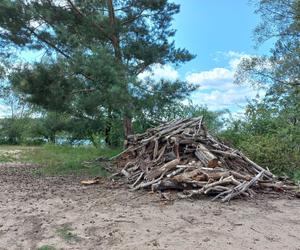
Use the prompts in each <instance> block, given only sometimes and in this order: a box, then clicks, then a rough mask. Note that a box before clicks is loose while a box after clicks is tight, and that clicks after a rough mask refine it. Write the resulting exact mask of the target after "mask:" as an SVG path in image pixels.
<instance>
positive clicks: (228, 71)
mask: <svg viewBox="0 0 300 250" xmlns="http://www.w3.org/2000/svg"><path fill="white" fill-rule="evenodd" d="M220 57H222V59H223V60H224V59H225V60H226V61H227V64H228V65H227V67H224V68H213V69H211V70H209V71H200V72H196V73H189V74H188V75H187V76H186V80H187V81H188V82H190V83H193V84H200V88H199V90H197V91H195V92H194V93H193V94H192V95H191V99H192V101H193V103H195V104H201V105H207V107H208V108H209V109H211V110H221V109H229V110H231V111H237V110H242V109H243V107H244V106H245V105H246V104H247V102H248V100H251V99H253V98H256V97H257V96H258V94H259V96H262V95H264V92H263V91H261V90H260V91H258V90H255V89H253V88H252V86H249V85H236V84H234V83H233V82H234V74H235V71H236V69H237V65H238V64H239V62H240V61H241V60H242V59H243V58H248V57H250V55H247V54H245V53H240V52H235V51H228V52H218V53H217V58H215V59H216V60H219V59H220Z"/></svg>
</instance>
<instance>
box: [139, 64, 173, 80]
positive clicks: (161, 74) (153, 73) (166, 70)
mask: <svg viewBox="0 0 300 250" xmlns="http://www.w3.org/2000/svg"><path fill="white" fill-rule="evenodd" d="M138 78H139V79H140V80H143V79H146V78H151V79H154V80H161V79H165V80H172V81H174V80H177V79H178V78H179V73H178V71H177V70H176V69H174V68H173V67H172V66H171V65H161V64H158V63H157V64H154V65H153V66H152V67H151V69H150V70H147V71H144V72H143V73H141V74H139V75H138Z"/></svg>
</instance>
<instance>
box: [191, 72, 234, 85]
mask: <svg viewBox="0 0 300 250" xmlns="http://www.w3.org/2000/svg"><path fill="white" fill-rule="evenodd" d="M233 73H234V72H233V71H232V70H229V69H226V68H214V69H212V70H209V71H202V72H197V73H190V74H188V75H187V76H186V80H187V81H188V82H189V83H194V84H200V89H211V88H215V87H216V88H218V87H222V86H223V85H224V84H226V83H228V82H230V81H231V80H232V79H233Z"/></svg>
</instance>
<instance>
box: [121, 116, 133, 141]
mask: <svg viewBox="0 0 300 250" xmlns="http://www.w3.org/2000/svg"><path fill="white" fill-rule="evenodd" d="M123 128H124V135H125V139H127V137H128V136H129V135H132V134H133V129H132V118H131V117H129V116H128V115H124V118H123Z"/></svg>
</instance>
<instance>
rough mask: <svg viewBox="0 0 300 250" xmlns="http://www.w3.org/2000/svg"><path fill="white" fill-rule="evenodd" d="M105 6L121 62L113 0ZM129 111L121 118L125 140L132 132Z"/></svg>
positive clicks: (113, 42) (115, 50)
mask: <svg viewBox="0 0 300 250" xmlns="http://www.w3.org/2000/svg"><path fill="white" fill-rule="evenodd" d="M107 7H108V15H109V24H110V28H111V34H110V40H111V42H112V46H113V48H114V52H115V58H116V61H117V62H119V63H120V64H122V51H121V47H120V39H119V34H118V32H117V31H116V16H115V9H114V4H113V0H107ZM126 87H127V86H126ZM129 112H130V111H128V110H126V111H125V113H127V114H125V115H124V118H123V129H124V135H125V140H126V139H127V136H129V135H131V134H132V133H133V131H132V118H131V116H130V115H128V113H129Z"/></svg>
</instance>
